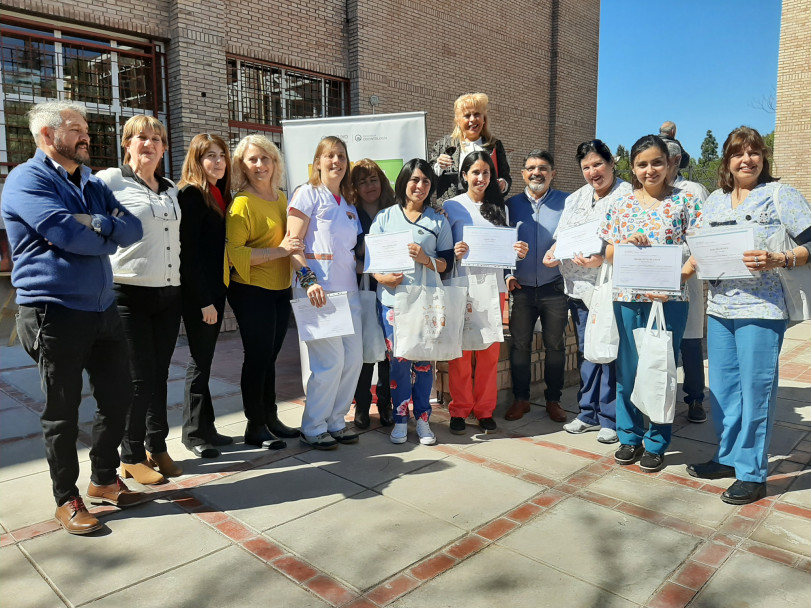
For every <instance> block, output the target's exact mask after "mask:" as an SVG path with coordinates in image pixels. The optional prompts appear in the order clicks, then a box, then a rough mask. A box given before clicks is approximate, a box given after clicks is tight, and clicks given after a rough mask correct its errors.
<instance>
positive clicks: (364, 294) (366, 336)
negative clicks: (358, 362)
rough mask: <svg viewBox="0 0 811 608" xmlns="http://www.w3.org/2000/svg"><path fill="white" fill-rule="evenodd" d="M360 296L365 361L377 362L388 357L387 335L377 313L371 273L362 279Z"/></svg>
mask: <svg viewBox="0 0 811 608" xmlns="http://www.w3.org/2000/svg"><path fill="white" fill-rule="evenodd" d="M360 285H361V288H360V291H359V292H358V295H359V296H360V314H361V326H362V332H363V362H364V363H377V362H378V361H382V360H383V359H385V358H386V337H385V336H384V335H383V326H382V325H380V317H379V316H378V314H377V294H376V293H375V292H374V291H369V275H368V274H364V275H363V278H362V279H361V283H360Z"/></svg>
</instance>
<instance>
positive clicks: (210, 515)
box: [195, 506, 253, 536]
mask: <svg viewBox="0 0 811 608" xmlns="http://www.w3.org/2000/svg"><path fill="white" fill-rule="evenodd" d="M203 509H205V510H203V511H195V515H196V516H197V517H199V518H200V519H202V520H203V521H204V522H206V523H207V524H211V525H212V526H215V525H217V524H219V523H221V522H224V521H225V520H227V519H228V515H227V514H225V513H223V512H222V511H215V510H214V509H213V508H212V507H209V506H203ZM251 536H253V535H251Z"/></svg>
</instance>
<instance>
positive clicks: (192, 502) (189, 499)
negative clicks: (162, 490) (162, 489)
mask: <svg viewBox="0 0 811 608" xmlns="http://www.w3.org/2000/svg"><path fill="white" fill-rule="evenodd" d="M172 502H173V503H175V504H176V505H177V506H178V507H180V508H181V509H184V510H185V511H189V512H192V513H193V512H195V511H197V510H198V509H200V508H202V507H203V503H202V502H200V501H199V500H198V499H196V498H195V497H194V496H190V495H188V494H185V493H183V494H179V495H177V496H174V497H172Z"/></svg>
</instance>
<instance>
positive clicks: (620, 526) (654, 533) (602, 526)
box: [498, 498, 699, 605]
mask: <svg viewBox="0 0 811 608" xmlns="http://www.w3.org/2000/svg"><path fill="white" fill-rule="evenodd" d="M698 542H699V539H697V538H692V537H690V536H687V535H685V534H681V533H680V532H675V531H673V530H667V529H663V528H660V527H658V526H656V525H655V524H652V523H650V522H647V521H644V520H642V519H637V518H635V517H631V516H629V515H625V514H624V513H618V512H616V511H612V510H611V509H608V508H606V507H603V506H600V505H596V504H593V503H590V502H587V501H584V500H581V499H578V498H570V499H568V500H566V501H564V502H562V503H560V504H558V505H555V506H554V507H553V508H552V509H550V511H549V512H548V513H545V514H543V515H541V516H540V517H537V518H536V519H534V520H532V521H531V522H529V523H528V524H526V525H525V526H522V527H521V528H519V529H518V530H516V531H514V532H512V533H511V534H509V535H508V536H506V537H505V538H503V539H502V540H500V541H499V543H498V544H500V545H504V546H505V547H508V548H510V549H513V550H515V551H517V552H519V553H521V554H522V555H526V556H527V557H530V558H532V559H537V560H540V561H542V562H545V563H547V564H549V565H551V566H554V567H555V568H560V569H561V570H563V571H564V572H567V573H569V574H571V575H573V576H577V577H578V578H580V579H583V580H585V581H587V582H589V583H591V584H593V585H596V586H598V587H601V588H603V589H608V590H610V591H612V592H614V593H617V594H618V595H621V596H623V597H625V598H627V599H629V600H632V601H634V602H640V603H643V602H644V601H645V600H646V599H647V598H648V597H649V596H650V595H651V594H652V593H653V592H654V591H655V590H656V589H657V588H658V587H659V586H660V585H661V584H662V583H663V582H664V581H665V580H666V579H667V577H668V575H669V574H670V573H671V572H672V571H673V570H674V569H675V568H676V567H677V566H678V565H679V564H680V563H681V562H682V561H683V560H684V559H685V558H686V557H687V556H688V555H689V554H690V553H691V552H692V551H693V549H694V548H695V547H696V545H697V544H698ZM566 547H569V548H571V550H566V549H565V548H566ZM620 563H621V564H622V567H619V564H620ZM611 564H613V566H610V565H611ZM561 605H567V604H565V603H563V604H561ZM569 605H574V604H569ZM581 605H585V604H581ZM594 605H596V604H594Z"/></svg>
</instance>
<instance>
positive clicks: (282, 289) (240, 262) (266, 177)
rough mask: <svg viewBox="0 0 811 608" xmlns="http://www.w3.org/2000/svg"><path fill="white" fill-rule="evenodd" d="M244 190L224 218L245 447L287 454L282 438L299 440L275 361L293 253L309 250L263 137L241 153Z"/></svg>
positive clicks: (237, 179) (237, 178) (242, 145)
mask: <svg viewBox="0 0 811 608" xmlns="http://www.w3.org/2000/svg"><path fill="white" fill-rule="evenodd" d="M231 166H232V168H233V182H232V183H233V185H234V189H235V190H237V194H236V196H235V197H234V202H233V203H231V206H230V207H229V208H228V215H227V216H226V218H225V233H226V251H227V252H228V258H229V259H230V261H231V264H232V265H233V269H232V271H231V283H230V285H229V286H228V302H229V303H230V304H231V308H233V309H234V315H235V316H236V319H237V323H238V324H239V334H240V336H241V338H242V346H243V349H244V352H245V358H244V360H243V362H242V375H241V378H240V387H241V389H242V407H243V409H244V411H245V418H247V420H248V424H247V427H246V428H245V443H246V444H247V445H253V446H256V447H262V448H265V449H282V448H284V447H286V443H285V442H284V441H283V440H281V439H279V438H280V437H286V438H293V437H298V436H299V432H298V430H297V429H291V428H290V427H288V426H286V425H285V424H284V423H283V422H282V421H281V420H279V416H278V413H277V407H276V357H277V356H278V354H279V351H280V350H281V348H282V344H283V343H284V336H285V334H287V324H288V322H289V321H290V254H291V253H293V252H294V251H300V250H301V249H302V247H303V244H302V242H301V239H298V238H295V237H289V236H286V232H287V197H286V196H285V195H284V193H283V192H282V191H281V190H280V189H279V186H280V185H281V182H282V175H283V174H284V166H283V165H282V157H281V154H279V149H278V148H277V147H276V146H275V145H274V144H273V142H272V141H270V140H269V139H268V138H267V137H264V136H263V135H248V136H247V137H244V138H242V141H240V142H239V143H238V144H237V147H236V149H235V150H234V158H233V162H232V165H231Z"/></svg>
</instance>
